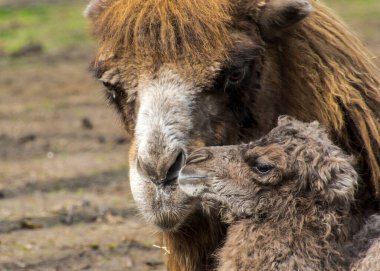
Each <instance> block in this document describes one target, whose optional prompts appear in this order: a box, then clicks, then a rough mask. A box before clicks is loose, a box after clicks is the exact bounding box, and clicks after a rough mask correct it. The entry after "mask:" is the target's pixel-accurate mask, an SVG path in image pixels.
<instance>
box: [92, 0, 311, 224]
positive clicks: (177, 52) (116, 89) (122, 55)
mask: <svg viewBox="0 0 380 271" xmlns="http://www.w3.org/2000/svg"><path fill="white" fill-rule="evenodd" d="M311 10H312V8H311V5H310V3H309V1H307V0H267V1H262V0H260V1H259V0H251V1H229V0H208V1H189V0H178V1H173V0H162V1H157V0H144V1H143V0H92V1H91V2H90V4H89V6H88V8H87V9H86V12H85V13H86V15H87V16H88V17H89V18H90V20H91V22H92V28H93V33H94V35H95V37H96V38H97V40H98V51H97V55H96V57H95V60H94V62H93V65H92V69H93V71H94V73H95V76H96V78H97V79H98V80H100V81H101V82H102V83H103V84H104V86H105V88H106V94H107V97H108V99H109V100H110V102H111V104H113V105H114V106H115V108H116V110H117V111H118V113H119V115H120V116H121V120H122V122H123V124H124V125H125V127H126V130H127V131H128V133H129V135H130V136H131V142H132V143H131V147H130V156H129V166H130V183H131V189H132V193H133V197H134V199H135V201H136V202H137V205H138V207H139V208H140V210H141V212H142V214H143V215H144V216H145V217H146V218H147V219H148V220H149V221H151V222H152V223H154V224H156V225H157V226H159V227H160V228H161V229H163V230H169V231H170V230H173V229H175V228H177V227H178V226H179V225H181V224H182V223H183V222H184V221H185V219H186V217H188V216H189V215H190V214H192V213H194V210H195V209H197V208H198V207H199V204H198V203H197V201H196V200H194V198H191V197H188V196H187V195H186V194H185V193H184V192H183V191H182V190H180V189H179V188H178V184H177V178H178V174H179V171H180V168H181V167H182V165H183V163H184V157H185V156H186V155H187V154H189V153H190V152H191V151H192V150H194V149H196V148H200V147H203V146H215V145H227V144H237V143H241V142H243V141H248V140H250V139H252V138H255V137H258V136H260V135H262V134H263V133H265V132H267V131H268V130H269V129H270V128H272V127H273V125H274V122H275V119H276V118H277V116H278V112H276V110H275V107H276V104H275V103H273V101H274V100H276V99H278V91H279V88H280V87H279V86H278V84H277V82H276V80H275V78H272V77H273V76H275V75H276V71H275V70H276V65H272V64H270V63H272V58H273V57H274V55H273V54H272V53H271V48H272V47H273V45H274V44H276V42H277V40H279V39H281V37H283V36H285V35H287V33H289V32H291V31H292V29H293V28H294V27H296V25H298V24H299V22H300V21H302V20H303V19H304V18H306V17H307V16H308V14H309V13H310V12H311ZM253 108H254V110H253Z"/></svg>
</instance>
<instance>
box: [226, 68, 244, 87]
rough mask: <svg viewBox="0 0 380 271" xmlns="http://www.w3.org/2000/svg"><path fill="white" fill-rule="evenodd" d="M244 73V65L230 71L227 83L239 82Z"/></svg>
mask: <svg viewBox="0 0 380 271" xmlns="http://www.w3.org/2000/svg"><path fill="white" fill-rule="evenodd" d="M245 73H246V69H245V67H243V68H239V69H235V70H233V71H231V72H230V73H229V74H228V76H227V83H231V84H238V83H240V82H241V81H242V80H243V79H244V77H245Z"/></svg>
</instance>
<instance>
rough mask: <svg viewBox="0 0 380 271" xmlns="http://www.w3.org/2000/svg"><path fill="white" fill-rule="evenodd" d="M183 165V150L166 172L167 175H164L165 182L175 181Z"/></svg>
mask: <svg viewBox="0 0 380 271" xmlns="http://www.w3.org/2000/svg"><path fill="white" fill-rule="evenodd" d="M184 163H185V153H184V151H183V150H181V151H180V152H179V154H178V156H177V158H176V160H175V162H174V164H173V165H172V166H171V167H170V168H169V170H168V173H167V175H166V181H171V180H175V179H177V177H178V174H179V171H180V170H181V168H182V166H183V164H184Z"/></svg>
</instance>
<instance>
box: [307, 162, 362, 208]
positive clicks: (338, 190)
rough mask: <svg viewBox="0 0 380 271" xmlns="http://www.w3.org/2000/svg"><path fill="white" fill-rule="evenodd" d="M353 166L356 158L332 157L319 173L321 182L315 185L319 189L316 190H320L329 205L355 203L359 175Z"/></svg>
mask: <svg viewBox="0 0 380 271" xmlns="http://www.w3.org/2000/svg"><path fill="white" fill-rule="evenodd" d="M353 164H354V158H353V157H350V156H346V157H330V158H328V160H327V161H325V162H324V165H323V166H322V168H321V169H320V170H319V172H318V175H319V176H318V177H319V178H318V179H319V181H317V182H316V183H314V185H315V186H317V187H314V188H315V189H316V190H320V192H321V193H322V194H323V195H324V196H325V199H326V201H327V202H328V203H330V204H332V203H336V204H338V205H341V204H344V203H346V204H347V203H352V202H353V201H354V194H355V191H356V188H357V186H358V174H357V173H356V171H355V169H354V166H353ZM318 182H319V185H318ZM322 187H324V188H322Z"/></svg>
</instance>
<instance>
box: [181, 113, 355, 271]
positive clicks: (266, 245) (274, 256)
mask: <svg viewBox="0 0 380 271" xmlns="http://www.w3.org/2000/svg"><path fill="white" fill-rule="evenodd" d="M357 177H358V176H357V174H356V172H355V170H354V168H353V165H352V157H349V156H347V155H346V154H345V153H343V152H342V150H341V149H339V148H338V147H336V146H334V145H333V144H332V143H331V141H330V140H329V139H328V138H327V134H326V133H325V132H324V131H323V130H322V129H321V128H320V127H319V125H318V123H317V122H314V123H310V124H306V123H302V122H299V121H296V120H294V119H291V118H287V117H281V118H280V119H279V124H278V126H277V127H276V128H274V129H273V130H272V131H271V132H270V133H269V134H268V135H266V136H265V137H264V138H262V139H260V140H258V141H256V142H253V143H250V144H248V145H246V144H245V145H235V146H222V147H208V148H202V149H200V150H198V151H195V152H194V153H193V154H191V155H190V156H189V157H188V159H187V161H186V165H185V167H184V168H183V169H182V171H181V174H180V176H179V184H180V187H181V188H182V189H183V190H184V192H186V193H187V194H188V195H189V196H195V197H199V198H201V199H202V200H205V201H206V202H210V201H216V202H217V203H219V204H221V214H222V216H223V217H224V220H226V221H228V223H230V224H231V226H230V227H229V229H228V233H227V240H226V242H225V245H224V246H223V248H222V249H221V250H220V252H219V253H218V255H219V267H218V268H217V270H220V271H238V270H242V271H243V270H252V271H255V270H257V271H261V270H268V271H269V270H303V271H307V270H310V271H311V270H321V271H322V270H326V271H327V270H329V271H333V270H336V271H338V270H339V271H340V270H347V267H348V261H347V260H346V258H345V255H344V251H343V243H344V242H345V241H346V240H347V237H348V236H349V233H350V231H351V230H352V229H351V226H352V225H351V212H352V206H353V203H354V191H355V188H356V186H357Z"/></svg>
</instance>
